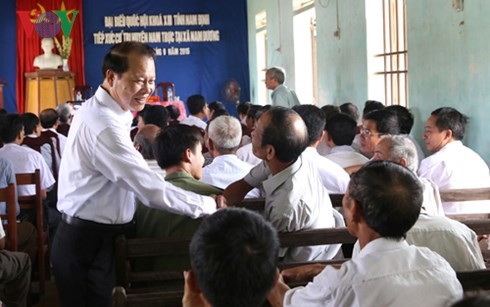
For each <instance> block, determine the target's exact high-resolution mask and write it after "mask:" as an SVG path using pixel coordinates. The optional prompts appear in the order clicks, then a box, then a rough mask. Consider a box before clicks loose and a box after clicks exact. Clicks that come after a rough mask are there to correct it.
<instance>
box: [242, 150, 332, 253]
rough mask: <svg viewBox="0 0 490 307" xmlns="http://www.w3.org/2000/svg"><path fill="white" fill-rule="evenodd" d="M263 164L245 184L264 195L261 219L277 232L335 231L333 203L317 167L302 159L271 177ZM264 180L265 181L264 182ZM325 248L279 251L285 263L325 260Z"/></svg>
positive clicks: (312, 247) (307, 247)
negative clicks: (332, 229)
mask: <svg viewBox="0 0 490 307" xmlns="http://www.w3.org/2000/svg"><path fill="white" fill-rule="evenodd" d="M269 175H270V170H269V168H268V167H267V165H266V164H265V162H262V163H261V164H259V165H257V166H255V167H254V168H253V169H252V170H251V171H250V173H249V174H248V175H247V176H245V178H244V180H245V181H246V182H247V183H248V184H250V185H251V186H254V187H259V186H260V184H261V183H262V186H263V188H264V191H265V209H264V215H265V217H266V219H267V220H269V221H270V222H271V223H272V225H273V226H274V227H275V228H276V229H277V231H278V232H291V231H298V230H302V229H316V228H330V227H334V225H335V223H334V219H333V212H332V210H333V209H332V203H331V201H330V197H329V195H328V191H327V189H326V188H325V187H324V186H323V185H322V183H321V181H320V178H319V176H318V172H317V171H316V167H315V165H314V164H312V163H311V162H310V161H309V160H307V159H303V158H302V156H300V157H299V158H298V160H297V161H296V162H294V163H293V164H292V165H290V166H289V167H288V168H286V169H284V170H282V171H281V172H279V173H277V174H275V175H273V176H270V177H269V178H267V176H269ZM264 178H267V179H265V180H264ZM328 248H329V246H328V245H319V246H303V247H297V248H290V249H289V250H287V253H286V249H282V251H281V255H280V256H285V261H289V262H292V261H309V260H326V257H327V252H328Z"/></svg>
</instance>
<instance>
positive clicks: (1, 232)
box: [0, 218, 5, 239]
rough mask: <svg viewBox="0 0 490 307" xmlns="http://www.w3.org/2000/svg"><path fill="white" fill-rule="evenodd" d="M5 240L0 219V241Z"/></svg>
mask: <svg viewBox="0 0 490 307" xmlns="http://www.w3.org/2000/svg"><path fill="white" fill-rule="evenodd" d="M3 238H5V229H3V223H2V219H1V218H0V239H3Z"/></svg>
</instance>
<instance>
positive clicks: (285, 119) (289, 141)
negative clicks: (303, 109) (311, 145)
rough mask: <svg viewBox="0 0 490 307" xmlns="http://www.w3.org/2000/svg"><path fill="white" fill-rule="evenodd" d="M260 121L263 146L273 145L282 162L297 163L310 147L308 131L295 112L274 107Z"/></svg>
mask: <svg viewBox="0 0 490 307" xmlns="http://www.w3.org/2000/svg"><path fill="white" fill-rule="evenodd" d="M259 121H260V122H262V124H263V133H262V142H261V145H262V146H265V145H272V146H273V147H274V149H275V152H276V158H277V159H278V160H279V161H280V162H283V163H290V162H293V161H295V160H296V159H297V158H298V157H299V156H300V155H301V153H302V152H303V150H305V148H306V147H307V146H308V129H307V128H306V125H305V123H304V121H303V119H301V117H300V116H299V115H298V113H296V112H295V111H293V110H291V109H288V108H284V107H272V108H271V109H270V110H269V111H267V112H265V113H264V114H263V115H262V116H261V117H260V119H259Z"/></svg>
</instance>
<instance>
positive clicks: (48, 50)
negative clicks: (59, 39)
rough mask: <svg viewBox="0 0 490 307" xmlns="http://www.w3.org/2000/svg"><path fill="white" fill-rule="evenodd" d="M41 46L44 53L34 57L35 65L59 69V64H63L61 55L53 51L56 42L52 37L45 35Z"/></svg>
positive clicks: (40, 67)
mask: <svg viewBox="0 0 490 307" xmlns="http://www.w3.org/2000/svg"><path fill="white" fill-rule="evenodd" d="M41 48H42V49H43V51H44V54H41V55H38V56H37V57H35V58H34V67H39V69H57V68H58V66H61V65H63V61H62V60H61V57H60V56H59V55H57V54H54V53H53V48H54V44H53V39H52V38H51V37H45V38H43V39H42V40H41Z"/></svg>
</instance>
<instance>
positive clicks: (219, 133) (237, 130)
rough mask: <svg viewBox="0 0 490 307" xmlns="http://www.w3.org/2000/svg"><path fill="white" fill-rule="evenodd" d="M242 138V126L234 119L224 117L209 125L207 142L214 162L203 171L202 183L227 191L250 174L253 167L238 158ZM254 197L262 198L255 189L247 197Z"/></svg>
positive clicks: (206, 136) (206, 135)
mask: <svg viewBox="0 0 490 307" xmlns="http://www.w3.org/2000/svg"><path fill="white" fill-rule="evenodd" d="M241 138H242V126H241V125H240V122H239V121H238V119H236V118H234V117H231V116H228V115H223V116H219V117H217V118H215V119H213V120H212V121H211V122H210V123H209V125H208V127H207V129H206V134H205V141H206V147H207V148H208V150H209V153H210V154H211V156H212V157H213V162H211V163H210V164H209V165H207V166H206V167H204V168H203V169H202V177H201V181H202V182H204V183H207V184H211V185H214V186H215V187H218V188H222V189H225V188H226V187H227V186H228V185H230V184H231V183H233V182H235V181H237V180H239V179H241V178H243V177H244V176H245V175H246V174H248V172H249V171H250V169H251V168H252V165H251V164H248V163H246V162H244V161H242V160H240V159H238V157H237V156H236V151H237V149H238V146H240V140H241ZM254 197H260V192H259V190H257V189H254V190H252V191H250V192H249V193H248V194H247V196H246V198H254Z"/></svg>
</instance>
